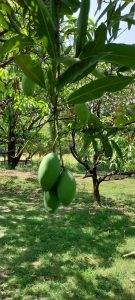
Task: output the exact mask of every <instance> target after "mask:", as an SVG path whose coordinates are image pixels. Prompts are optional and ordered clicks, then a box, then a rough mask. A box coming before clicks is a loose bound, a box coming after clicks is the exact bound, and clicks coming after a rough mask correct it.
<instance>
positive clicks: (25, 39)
mask: <svg viewBox="0 0 135 300" xmlns="http://www.w3.org/2000/svg"><path fill="white" fill-rule="evenodd" d="M33 44H34V41H33V39H32V38H31V37H29V36H26V35H17V36H15V37H13V38H11V39H9V40H7V41H6V42H5V43H4V45H3V46H2V47H1V48H0V55H5V54H7V53H9V52H13V51H15V50H19V49H25V48H26V47H30V46H32V45H33Z"/></svg>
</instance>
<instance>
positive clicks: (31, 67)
mask: <svg viewBox="0 0 135 300" xmlns="http://www.w3.org/2000/svg"><path fill="white" fill-rule="evenodd" d="M14 60H15V62H16V63H17V64H18V65H19V66H20V68H21V69H22V71H23V73H24V74H25V75H26V76H28V77H29V78H30V79H31V80H32V81H34V82H35V83H36V84H38V85H39V86H41V87H42V88H45V82H44V73H43V70H42V68H41V65H40V64H39V62H37V61H35V60H32V58H31V57H30V56H29V55H27V54H26V55H25V54H24V55H19V56H16V57H15V59H14Z"/></svg>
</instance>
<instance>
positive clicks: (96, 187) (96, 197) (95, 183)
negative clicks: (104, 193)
mask: <svg viewBox="0 0 135 300" xmlns="http://www.w3.org/2000/svg"><path fill="white" fill-rule="evenodd" d="M92 181H93V195H94V201H96V202H97V203H98V204H101V202H100V193H99V181H98V178H97V169H96V167H94V168H93V176H92Z"/></svg>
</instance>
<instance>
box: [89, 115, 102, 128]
mask: <svg viewBox="0 0 135 300" xmlns="http://www.w3.org/2000/svg"><path fill="white" fill-rule="evenodd" d="M88 125H89V128H93V129H95V130H98V129H100V128H102V127H103V124H102V122H101V121H100V118H99V117H98V116H96V115H95V114H92V113H89V121H88Z"/></svg>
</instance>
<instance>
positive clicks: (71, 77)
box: [57, 55, 99, 90]
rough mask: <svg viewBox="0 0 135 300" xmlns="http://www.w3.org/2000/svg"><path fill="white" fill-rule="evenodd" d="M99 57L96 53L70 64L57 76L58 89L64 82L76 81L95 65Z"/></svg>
mask: <svg viewBox="0 0 135 300" xmlns="http://www.w3.org/2000/svg"><path fill="white" fill-rule="evenodd" d="M98 60H99V57H98V56H97V55H95V56H92V57H89V58H87V59H83V60H82V61H78V62H75V63H74V64H72V65H71V66H70V67H69V68H68V69H67V70H66V71H65V72H64V73H63V74H62V75H61V76H60V78H59V80H58V82H57V87H58V89H59V90H60V89H62V88H63V87H64V86H65V85H66V84H68V83H71V82H75V81H78V80H80V79H82V78H83V77H84V76H86V75H88V74H89V73H90V72H91V71H92V70H93V69H94V68H95V66H96V64H97V62H98Z"/></svg>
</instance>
